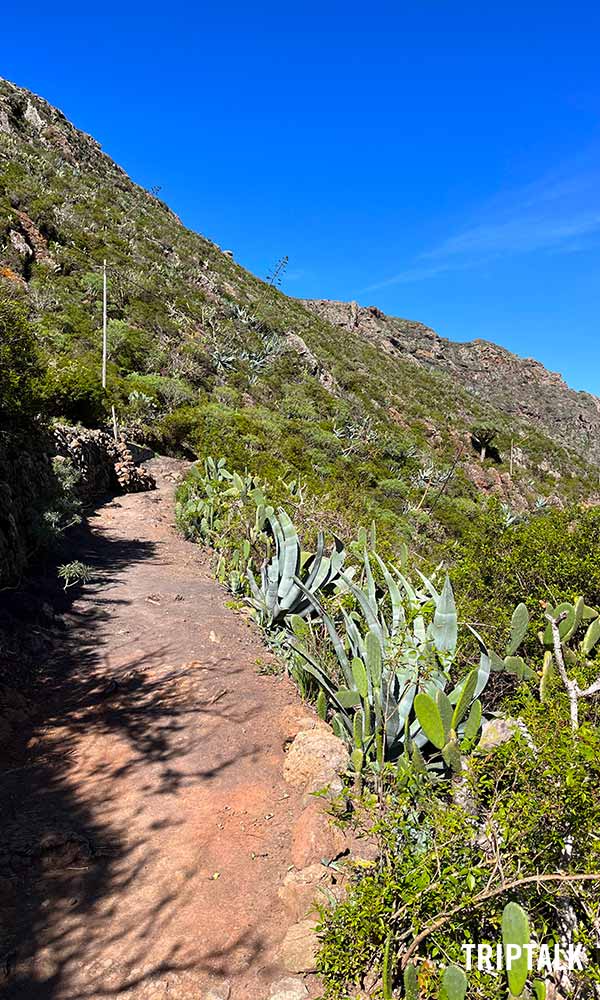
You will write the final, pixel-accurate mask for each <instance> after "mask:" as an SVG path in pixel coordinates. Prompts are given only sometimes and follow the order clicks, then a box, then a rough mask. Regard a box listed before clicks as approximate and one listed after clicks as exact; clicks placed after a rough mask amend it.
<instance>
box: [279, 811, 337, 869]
mask: <svg viewBox="0 0 600 1000" xmlns="http://www.w3.org/2000/svg"><path fill="white" fill-rule="evenodd" d="M347 849H348V844H347V841H346V837H345V835H344V833H343V831H342V830H341V829H340V828H339V827H336V826H334V825H333V823H332V822H331V818H330V817H329V816H328V815H327V814H326V813H325V811H324V809H323V803H322V801H321V800H320V799H312V800H311V801H310V802H309V804H308V805H307V806H306V808H305V809H304V811H303V812H302V813H301V814H300V816H299V817H298V819H297V820H296V822H295V824H294V826H293V828H292V845H291V851H290V857H291V861H292V864H293V865H294V867H295V868H297V869H302V868H307V867H308V866H309V865H315V864H319V863H320V862H321V861H322V859H325V860H326V861H331V860H332V859H333V858H336V857H338V855H339V854H342V853H343V852H344V851H346V850H347Z"/></svg>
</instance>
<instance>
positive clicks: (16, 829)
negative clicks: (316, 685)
mask: <svg viewBox="0 0 600 1000" xmlns="http://www.w3.org/2000/svg"><path fill="white" fill-rule="evenodd" d="M153 466H154V467H153V472H154V474H155V475H156V476H157V481H158V488H157V490H156V491H154V492H151V493H142V494H135V495H128V496H123V497H118V498H117V499H115V500H113V501H111V502H108V503H106V504H105V505H104V506H102V507H101V508H99V509H98V510H97V511H96V513H95V514H94V515H93V516H92V517H91V518H90V519H89V530H85V531H84V530H81V531H80V532H79V536H78V539H77V540H76V541H75V551H73V550H72V551H71V552H70V558H79V559H82V560H83V561H85V562H87V563H90V564H92V565H93V566H94V567H95V576H94V579H93V581H92V582H91V583H90V584H88V585H87V586H85V587H84V588H83V590H82V591H81V593H80V594H79V595H78V596H77V599H76V600H75V601H74V602H73V604H72V606H71V607H70V609H69V611H68V612H67V614H66V624H67V627H66V628H65V629H64V630H63V634H62V636H61V638H60V639H59V641H58V642H56V643H55V646H54V648H53V649H52V651H51V655H50V658H49V660H48V662H46V663H44V664H43V677H44V678H45V680H44V682H43V684H42V685H41V691H42V692H43V697H44V704H43V706H42V710H41V713H40V712H38V715H40V714H41V717H42V719H43V724H42V725H41V726H40V725H38V726H37V728H36V737H35V739H34V740H30V741H29V749H28V751H27V755H26V756H25V757H24V758H23V760H22V761H21V762H20V763H19V764H18V766H17V767H13V768H9V769H8V771H6V772H5V773H4V775H3V776H2V785H1V787H2V794H1V797H0V808H1V810H2V824H3V828H4V831H5V833H4V837H3V844H2V846H1V847H0V890H1V892H2V901H1V909H2V915H3V917H4V919H5V921H6V924H5V930H6V931H7V934H8V936H5V938H4V939H3V940H4V941H5V942H7V941H8V942H10V946H8V945H7V947H8V951H7V952H6V954H4V955H0V958H1V959H2V962H3V965H4V968H2V969H0V981H1V982H2V985H3V987H4V989H5V995H6V996H8V997H11V998H22V1000H42V998H44V1000H76V998H77V1000H84V998H85V1000H92V998H93V1000H100V998H104V997H127V998H136V1000H137V998H140V1000H141V998H164V1000H183V998H185V1000H196V998H201V997H204V996H205V995H206V993H207V991H208V990H209V989H211V988H215V987H219V986H226V984H229V986H230V987H231V994H230V995H231V997H232V1000H263V998H267V997H268V996H269V992H270V985H271V984H272V983H273V982H274V981H276V980H278V979H281V977H282V976H285V975H286V973H285V972H284V971H282V970H281V969H280V968H279V967H278V964H277V959H276V953H277V948H278V946H279V944H280V942H281V940H282V938H283V936H284V934H285V932H286V930H287V927H288V926H289V918H286V917H285V915H284V911H283V909H282V905H281V902H280V899H279V897H278V893H277V890H278V888H279V886H280V884H281V882H282V880H283V878H284V876H285V874H286V872H287V870H288V869H289V867H290V864H291V862H290V830H291V827H292V826H293V824H294V822H295V821H296V819H297V817H298V816H299V815H300V813H301V811H302V802H301V792H300V791H298V790H296V789H294V788H293V787H291V786H290V785H286V784H285V782H284V780H283V776H282V769H283V763H284V742H285V732H284V729H283V722H282V713H283V711H284V709H285V708H286V707H287V706H288V705H290V704H294V703H296V702H297V701H298V696H297V694H296V691H295V689H294V687H293V686H292V684H291V683H290V682H289V681H288V680H287V679H286V678H285V677H282V676H273V675H266V674H261V673H260V672H259V664H260V663H262V664H263V665H264V664H265V663H266V662H269V659H270V658H269V654H268V653H267V652H266V651H265V647H264V646H263V645H262V644H261V642H260V639H259V637H258V634H257V633H256V631H255V630H253V629H252V628H251V626H250V625H249V624H248V623H247V622H246V620H245V619H244V617H243V616H241V615H240V614H236V613H235V612H234V611H232V610H230V609H229V608H228V607H227V606H226V602H227V595H226V594H225V592H224V591H223V590H221V589H220V588H219V586H218V585H217V584H215V582H214V581H213V580H212V579H211V577H210V573H209V570H208V568H207V567H206V557H205V556H203V554H202V552H201V550H199V549H198V548H197V547H196V546H194V545H193V544H191V543H188V542H185V541H183V540H182V539H181V538H179V537H178V536H177V534H176V532H175V530H174V528H173V526H172V522H173V504H172V494H173V479H172V476H173V473H174V472H175V470H176V469H177V468H178V466H177V464H176V463H174V462H169V461H168V460H159V461H158V462H155V463H153ZM313 992H314V990H313ZM223 995H226V989H225V990H224V991H223Z"/></svg>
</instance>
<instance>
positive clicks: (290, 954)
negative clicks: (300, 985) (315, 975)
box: [279, 920, 318, 972]
mask: <svg viewBox="0 0 600 1000" xmlns="http://www.w3.org/2000/svg"><path fill="white" fill-rule="evenodd" d="M315 926H316V921H314V920H300V921H299V923H297V924H292V926H291V927H290V928H289V930H288V932H287V934H286V935H285V938H284V939H283V941H282V943H281V946H280V949H279V959H280V961H281V964H282V965H283V967H284V968H285V969H287V971H288V972H314V971H315V969H316V954H317V949H318V941H317V937H316V935H315Z"/></svg>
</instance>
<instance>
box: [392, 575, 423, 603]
mask: <svg viewBox="0 0 600 1000" xmlns="http://www.w3.org/2000/svg"><path fill="white" fill-rule="evenodd" d="M393 569H394V573H395V574H396V576H397V577H398V579H399V580H400V583H401V584H402V586H403V588H404V590H405V591H406V596H407V597H408V600H409V602H410V604H411V605H412V606H413V607H418V606H419V599H418V597H417V592H416V590H415V588H414V587H413V585H412V584H411V583H409V581H408V580H407V579H406V577H405V576H404V575H403V573H401V572H400V570H399V569H396V567H393Z"/></svg>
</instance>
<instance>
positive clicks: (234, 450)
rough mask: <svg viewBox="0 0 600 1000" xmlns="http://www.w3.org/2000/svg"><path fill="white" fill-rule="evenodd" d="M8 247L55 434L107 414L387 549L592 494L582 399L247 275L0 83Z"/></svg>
mask: <svg viewBox="0 0 600 1000" xmlns="http://www.w3.org/2000/svg"><path fill="white" fill-rule="evenodd" d="M0 231H1V233H2V238H1V240H0V246H1V251H0V285H1V289H0V292H1V294H2V296H3V297H4V298H5V299H9V300H12V301H17V302H20V303H22V304H23V305H24V306H25V308H26V310H27V313H28V316H29V320H30V322H31V324H32V328H33V331H34V333H35V337H36V342H37V344H38V346H39V349H40V352H41V356H42V359H43V363H44V366H45V375H44V379H43V382H42V385H41V405H43V408H44V411H45V413H46V414H47V415H48V416H51V417H52V416H56V417H62V418H66V419H67V420H71V421H75V422H77V421H81V422H83V423H84V424H86V425H88V426H97V425H108V424H109V414H110V406H111V405H113V404H114V405H115V407H116V411H117V416H118V420H119V424H120V427H121V428H122V429H123V431H124V432H125V433H126V434H127V435H128V436H129V437H134V438H135V439H136V440H138V441H141V442H145V443H148V444H150V445H151V446H152V447H154V448H156V449H157V450H160V451H163V452H167V453H171V454H175V455H187V456H189V457H194V456H203V455H206V454H207V453H208V454H215V455H224V456H225V457H226V458H227V459H228V460H229V462H230V464H231V465H233V466H237V467H244V466H246V465H248V466H251V467H252V468H253V469H254V470H255V471H256V472H258V473H259V474H261V475H263V476H265V477H266V478H267V479H270V480H272V481H274V482H277V483H279V484H280V487H281V489H284V490H288V491H290V490H291V491H292V493H293V491H294V489H296V490H297V489H299V488H300V487H299V484H298V480H300V481H301V483H302V484H304V485H306V484H307V485H308V487H309V488H310V490H311V492H312V494H313V495H314V497H315V500H314V505H315V506H314V510H312V512H307V513H306V520H307V524H308V527H309V528H310V529H311V530H313V529H314V521H315V511H316V510H318V511H320V513H321V515H322V516H323V518H324V519H325V523H326V524H328V525H329V526H330V527H332V528H334V529H335V530H336V531H338V532H340V533H342V534H343V533H344V532H349V531H351V530H352V527H353V525H354V524H355V523H356V522H358V523H365V522H367V521H369V520H371V519H372V518H375V519H376V520H377V521H378V524H379V525H380V528H381V530H382V532H383V536H382V537H383V538H384V539H387V540H388V542H389V544H391V545H393V544H395V543H396V542H397V541H398V540H399V539H402V538H417V536H418V538H419V544H423V545H426V543H427V539H430V541H432V542H433V543H435V544H438V543H441V542H443V541H444V539H446V538H448V537H449V536H450V537H456V536H457V535H460V533H461V531H462V530H463V528H464V527H465V526H466V525H468V523H469V520H470V518H471V517H472V515H473V512H474V511H475V510H476V509H477V508H478V505H479V499H480V497H481V495H482V494H483V495H486V496H488V495H495V496H498V497H499V499H500V500H501V501H502V502H503V503H505V504H506V505H507V507H508V508H510V509H511V510H516V511H523V510H525V509H527V508H531V507H533V506H534V505H536V504H538V505H539V502H540V499H541V500H542V501H543V502H544V503H550V504H554V505H559V506H561V505H564V504H565V503H567V502H568V501H570V500H572V499H577V498H581V497H587V496H590V495H591V494H593V493H594V490H595V489H596V487H597V475H596V473H595V471H593V470H591V469H590V457H592V458H593V459H594V460H600V444H599V443H598V437H597V434H596V430H597V427H598V421H599V420H600V413H598V410H597V402H596V401H594V400H593V398H592V397H587V396H585V395H583V394H576V393H572V392H571V391H570V390H568V389H566V387H564V386H563V384H562V383H561V382H560V381H559V380H558V377H557V376H551V375H549V374H548V373H544V371H543V369H541V367H540V366H537V365H536V364H535V363H534V362H522V363H521V362H518V361H517V360H516V359H512V356H510V355H508V354H507V353H506V352H503V351H501V349H500V348H494V347H493V346H492V345H486V346H485V347H484V346H483V345H480V344H479V342H478V343H477V345H471V346H470V347H469V345H459V344H450V343H449V342H447V341H442V340H441V339H440V338H437V337H436V336H435V334H433V333H432V332H431V331H429V330H428V329H427V328H426V327H422V326H420V325H419V324H413V323H407V322H406V321H402V320H388V319H386V318H385V317H383V316H381V314H379V313H377V312H374V311H373V310H363V309H359V310H356V312H355V313H353V314H352V316H351V310H352V308H353V307H350V306H347V307H346V306H342V305H340V304H336V303H319V304H318V307H317V308H316V311H315V304H314V303H303V302H301V301H298V300H294V299H291V298H289V297H287V296H285V295H284V294H282V293H281V291H280V290H279V288H278V285H279V283H280V280H281V277H282V275H283V273H284V267H283V265H282V266H281V267H278V266H277V265H275V266H274V268H273V273H272V275H271V278H270V279H269V280H267V281H261V280H259V279H258V278H256V277H254V276H253V275H252V274H250V273H249V272H248V271H246V270H244V268H242V267H240V266H239V265H238V264H237V263H236V262H235V261H234V260H233V259H232V258H231V255H230V254H228V253H223V252H222V251H221V250H220V249H219V247H217V246H216V245H215V244H214V243H212V242H211V241H209V240H207V239H206V238H204V237H203V236H201V235H199V234H197V233H195V232H192V231H190V230H188V229H186V228H185V227H184V226H183V225H182V223H181V222H180V221H179V219H178V218H177V217H176V216H175V215H174V214H173V212H172V211H171V210H170V209H169V208H168V207H167V206H166V205H165V204H164V203H162V202H161V201H160V200H159V199H158V198H157V197H155V196H154V195H153V194H152V193H149V192H147V191H145V190H143V189H142V188H140V187H138V186H137V185H135V184H134V183H133V182H132V181H131V180H130V179H129V178H128V177H127V175H126V174H125V173H124V172H123V170H122V169H121V168H120V167H118V166H117V165H116V164H115V163H113V161H112V160H111V159H110V158H109V157H108V156H106V155H105V154H104V153H103V152H102V150H101V148H100V146H99V145H98V143H97V142H96V141H95V140H94V139H93V138H91V137H90V136H87V135H85V134H84V133H83V132H81V131H79V130H78V129H76V128H75V127H74V126H73V125H72V124H70V123H69V122H68V121H67V119H66V118H65V117H64V115H63V114H62V113H61V112H60V111H58V110H57V109H55V108H53V107H51V106H50V105H49V104H48V103H47V102H45V101H44V100H43V99H41V98H39V97H36V96H35V95H33V94H31V93H29V92H27V91H24V90H22V89H20V88H18V87H15V86H14V85H12V84H10V83H8V82H6V81H1V82H0ZM282 250H283V251H285V247H283V248H282ZM104 259H106V260H107V262H108V265H107V266H108V286H109V298H108V303H109V304H108V315H109V325H108V332H109V373H108V375H109V381H108V393H107V394H104V393H102V391H101V389H100V386H99V367H100V336H99V330H100V326H101V286H102V261H103V260H104ZM346 314H347V316H348V319H347V318H346ZM349 320H350V321H349ZM340 321H341V322H343V324H344V327H345V330H344V337H343V340H341V339H340V336H339V326H338V325H337V324H339V322H340ZM497 358H500V359H504V361H505V362H506V363H504V364H503V365H502V368H501V369H500V367H498V366H497V364H496V360H497ZM415 361H417V362H418V363H417V364H416V363H415ZM492 362H493V363H492ZM480 368H481V369H482V370H483V371H480ZM483 372H485V377H484V376H483ZM532 373H533V375H534V376H535V378H536V380H537V381H536V383H535V387H534V388H532V385H533V383H532V382H531V381H530V376H531V374H532ZM542 389H543V392H542V391H541V390H542ZM536 400H540V401H541V403H542V404H543V406H542V405H540V410H539V414H536V412H535V409H536V407H535V401H536ZM482 426H484V427H485V428H487V429H490V430H491V431H492V432H493V435H494V438H493V448H490V449H488V451H487V453H486V454H487V457H486V460H485V462H480V457H481V456H480V454H479V451H480V449H478V445H477V438H476V436H475V437H473V431H474V430H477V429H478V428H480V427H482ZM281 484H284V485H281Z"/></svg>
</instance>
